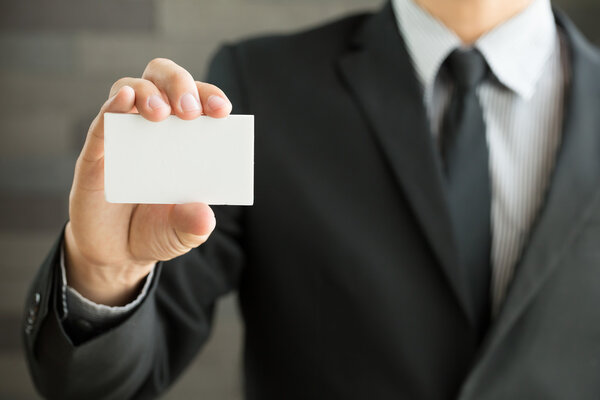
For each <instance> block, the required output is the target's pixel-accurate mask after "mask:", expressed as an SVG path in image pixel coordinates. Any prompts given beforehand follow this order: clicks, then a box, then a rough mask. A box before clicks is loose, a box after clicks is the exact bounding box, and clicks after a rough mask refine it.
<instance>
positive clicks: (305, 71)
mask: <svg viewBox="0 0 600 400" xmlns="http://www.w3.org/2000/svg"><path fill="white" fill-rule="evenodd" d="M232 107H233V108H234V109H235V112H236V113H249V114H255V115H256V144H255V148H256V169H255V176H256V181H255V205H254V206H253V207H214V208H213V209H212V210H211V208H209V207H208V206H207V205H204V204H185V205H118V204H108V203H106V202H105V200H104V193H103V151H104V150H103V149H104V147H103V118H102V117H103V114H104V113H105V112H123V113H125V112H131V111H135V112H139V113H140V114H141V115H142V116H143V117H145V118H147V119H149V120H151V121H160V120H162V119H164V118H166V116H167V115H169V114H175V115H177V116H179V117H180V118H183V119H194V118H196V117H198V116H199V115H202V114H205V115H208V116H211V117H216V118H221V117H224V116H226V115H228V114H229V113H230V112H231V110H232ZM213 211H214V213H213ZM599 239H600V55H599V53H598V52H597V51H596V50H595V49H594V48H593V47H592V46H591V45H590V44H589V43H587V42H586V40H585V39H584V38H583V37H582V36H581V34H580V33H579V32H578V31H577V29H576V28H575V27H574V26H573V25H572V23H571V22H570V21H569V20H568V19H567V18H566V17H565V16H564V15H562V14H561V13H560V12H559V11H556V10H553V9H552V8H551V6H550V2H549V0H453V1H448V0H414V1H413V0H393V1H391V2H390V3H387V4H385V5H384V6H383V8H382V9H380V10H379V11H377V12H375V13H373V14H362V15H355V16H351V17H348V18H345V19H342V20H339V21H336V22H333V23H330V24H328V25H325V26H322V27H319V28H315V29H312V30H310V31H306V32H302V33H298V34H293V35H285V36H272V37H265V38H259V39H253V40H249V41H245V42H242V43H239V44H235V45H230V46H226V47H223V48H222V49H221V50H220V51H219V52H218V53H217V55H216V56H215V58H214V60H213V62H212V64H211V67H210V72H209V75H208V78H207V83H204V82H197V81H195V80H194V78H193V77H192V76H191V75H190V74H189V73H188V72H186V71H185V70H184V69H182V68H181V67H179V66H177V65H176V64H175V63H174V62H173V61H170V60H164V59H156V60H153V61H151V62H150V63H149V64H148V66H147V67H146V69H145V71H144V72H143V75H142V77H141V78H123V79H120V80H118V81H117V82H116V83H115V84H114V86H113V87H112V89H111V92H110V98H109V99H108V100H107V102H106V103H105V104H104V105H103V106H102V108H101V110H100V113H99V114H98V117H97V118H96V119H95V120H94V122H93V123H92V125H91V127H90V130H89V133H88V136H87V140H86V143H85V145H84V147H83V150H82V152H81V155H80V157H79V159H78V161H77V165H76V168H75V175H74V180H73V186H72V191H71V196H70V220H69V222H68V223H67V224H66V227H65V229H64V234H63V235H61V236H60V238H59V240H58V241H57V243H56V245H55V247H54V248H53V249H52V250H51V252H50V254H49V256H48V258H47V260H46V261H45V262H44V264H43V265H42V267H41V269H40V271H39V274H38V275H37V277H36V279H35V281H34V282H33V285H32V289H31V292H30V294H29V296H28V299H27V306H26V310H25V318H24V322H23V337H24V342H25V346H26V350H27V357H28V361H29V366H30V370H31V374H32V376H33V378H34V381H35V384H36V386H37V388H38V390H39V391H40V392H41V393H42V394H43V395H45V396H46V397H48V398H52V399H130V398H133V399H146V398H153V397H156V396H157V395H159V394H160V393H162V392H163V391H164V390H165V389H166V388H167V387H168V386H169V384H170V383H171V382H173V381H174V380H175V379H176V378H177V377H178V375H179V374H180V373H181V371H182V370H183V369H184V368H185V367H186V365H187V364H188V363H189V362H190V360H192V358H193V357H194V355H195V354H196V353H197V351H198V350H199V349H200V348H201V347H202V344H203V343H204V342H205V340H206V338H207V337H208V335H209V332H210V326H211V320H212V316H213V310H214V307H215V302H216V301H217V300H218V298H219V297H220V296H222V295H224V294H226V293H228V292H230V291H233V290H236V291H237V292H238V293H239V301H240V307H241V311H242V316H243V320H244V324H245V331H244V345H245V349H244V391H245V396H246V398H248V399H261V400H264V399H369V398H372V399H462V400H470V399H473V400H474V399H477V400H492V399H598V398H599V397H600V311H599V310H600V308H599V305H600V247H599V246H598V243H599Z"/></svg>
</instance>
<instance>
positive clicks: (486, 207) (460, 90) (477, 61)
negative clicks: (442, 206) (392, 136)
mask: <svg viewBox="0 0 600 400" xmlns="http://www.w3.org/2000/svg"><path fill="white" fill-rule="evenodd" d="M444 67H445V69H446V71H447V72H448V74H449V76H450V78H451V79H452V81H453V83H454V86H453V93H452V98H451V100H450V105H449V106H448V110H447V112H446V115H445V118H444V125H443V132H442V136H441V146H442V157H443V160H444V164H445V169H446V171H445V172H446V179H447V193H448V200H449V206H450V214H451V218H452V223H453V226H454V232H455V240H456V245H457V248H458V256H459V265H460V272H459V273H460V274H461V277H462V279H463V282H464V285H463V290H466V291H467V293H468V295H469V301H470V306H471V312H472V314H473V316H474V317H475V320H476V321H475V322H476V324H477V328H478V333H479V335H480V337H482V336H483V335H484V334H485V331H486V329H487V326H488V324H489V314H490V280H491V267H490V248H491V223H490V208H491V189H490V178H489V167H488V159H489V156H488V147H487V143H486V138H485V122H484V120H483V111H482V109H481V105H480V104H479V100H478V98H477V94H476V89H477V86H478V85H479V84H480V83H482V82H483V81H484V79H485V78H486V76H487V71H488V67H487V63H486V62H485V59H484V58H483V56H482V55H481V53H480V52H479V51H478V50H475V49H472V50H456V51H454V52H453V53H452V54H450V56H448V59H447V60H446V62H445V64H444Z"/></svg>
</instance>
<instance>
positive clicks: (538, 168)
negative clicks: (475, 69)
mask: <svg viewBox="0 0 600 400" xmlns="http://www.w3.org/2000/svg"><path fill="white" fill-rule="evenodd" d="M392 4H393V7H394V12H395V14H396V18H397V21H398V26H399V30H400V34H401V35H402V37H403V38H404V41H405V43H406V46H407V49H408V52H409V54H410V56H411V58H412V62H413V65H414V68H415V71H416V73H417V76H418V78H419V80H420V81H421V84H422V87H423V97H424V102H425V106H426V108H427V112H428V115H429V118H430V123H431V130H432V133H433V135H435V137H436V138H439V135H440V129H441V123H442V119H443V115H444V112H445V109H446V106H447V105H448V103H449V100H450V96H451V92H452V87H451V84H450V83H449V81H448V77H447V76H446V75H445V73H444V70H443V69H441V68H440V67H441V66H442V64H443V63H444V61H445V59H446V58H447V56H448V55H450V53H451V52H452V51H453V50H454V49H456V48H458V47H464V46H463V44H462V42H461V40H460V39H459V38H458V36H456V35H455V34H454V33H453V32H452V31H450V30H449V29H448V28H446V27H445V26H444V24H443V23H442V22H440V21H439V20H437V19H435V18H434V17H433V16H432V15H431V14H429V13H428V12H427V11H426V10H424V9H423V8H421V7H420V6H419V5H417V4H415V3H414V2H413V0H393V1H392ZM474 47H476V48H477V49H478V50H479V51H480V52H481V53H482V54H483V56H484V57H485V59H486V61H487V63H488V65H489V67H490V70H491V72H492V75H493V78H492V79H489V80H488V81H486V82H485V83H484V84H482V85H481V86H480V87H479V89H478V97H479V101H480V103H481V106H482V108H483V112H484V120H485V123H486V136H487V142H488V147H489V154H490V160H489V168H490V180H491V185H492V209H491V217H492V221H491V222H492V253H491V265H492V282H491V294H490V295H491V299H492V307H493V314H496V313H497V312H498V310H499V308H500V307H501V305H502V303H503V300H504V298H505V296H506V292H507V289H508V287H509V285H510V282H511V279H512V277H513V273H514V270H515V266H516V265H517V262H518V260H519V257H520V256H521V254H522V252H523V248H524V245H525V243H526V241H527V239H528V236H529V233H530V231H531V229H532V225H533V224H534V221H535V219H536V217H537V215H538V214H539V211H540V208H541V207H542V205H543V201H544V198H545V194H546V191H547V189H548V186H549V182H550V178H551V174H552V170H553V167H554V162H555V158H556V157H555V156H556V153H557V149H558V148H559V145H560V141H561V134H562V120H563V98H564V91H565V86H566V77H567V75H568V74H567V63H566V57H564V56H563V55H564V53H565V52H564V50H563V45H562V40H561V38H560V34H559V32H558V30H557V27H556V23H555V21H554V15H553V13H552V8H551V6H550V1H549V0H534V1H533V3H532V4H531V5H530V6H529V7H528V8H527V9H525V10H524V11H522V12H521V13H520V14H518V15H516V16H515V17H513V18H511V19H510V20H508V21H506V22H505V23H503V24H501V25H499V26H497V27H496V28H494V29H493V30H492V31H490V32H488V33H486V34H485V35H483V36H482V37H481V38H479V39H478V40H477V41H476V42H475V44H474Z"/></svg>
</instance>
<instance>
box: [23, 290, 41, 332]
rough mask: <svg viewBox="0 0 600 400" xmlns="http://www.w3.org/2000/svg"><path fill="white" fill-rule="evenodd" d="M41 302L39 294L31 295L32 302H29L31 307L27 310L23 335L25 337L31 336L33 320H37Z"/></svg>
mask: <svg viewBox="0 0 600 400" xmlns="http://www.w3.org/2000/svg"><path fill="white" fill-rule="evenodd" d="M41 301H42V296H41V295H40V294H39V293H37V292H36V293H35V294H34V295H33V301H32V302H31V306H30V307H29V310H28V315H27V320H26V323H27V324H26V325H25V333H26V334H27V335H29V334H31V332H32V331H33V324H35V320H36V318H37V315H38V312H39V310H40V303H41Z"/></svg>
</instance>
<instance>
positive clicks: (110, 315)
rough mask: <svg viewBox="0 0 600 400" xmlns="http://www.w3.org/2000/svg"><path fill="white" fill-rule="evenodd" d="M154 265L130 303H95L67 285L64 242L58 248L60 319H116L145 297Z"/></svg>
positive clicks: (105, 320)
mask: <svg viewBox="0 0 600 400" xmlns="http://www.w3.org/2000/svg"><path fill="white" fill-rule="evenodd" d="M155 268H156V265H155V266H154V267H153V268H152V270H151V271H150V273H149V274H148V276H147V277H146V282H145V283H144V286H143V287H142V290H141V291H140V293H139V294H138V296H137V297H136V298H135V300H133V301H132V302H131V303H129V304H126V305H124V306H119V307H114V306H107V305H104V304H97V303H94V302H93V301H91V300H89V299H87V298H85V297H83V295H82V294H81V293H79V292H78V291H77V290H75V289H73V288H72V287H70V286H69V285H68V282H67V272H66V268H65V247H64V244H63V245H62V246H61V248H60V270H61V280H62V284H61V300H62V301H61V304H62V316H61V319H62V320H63V321H64V320H66V319H67V317H69V313H71V315H70V317H71V318H83V319H87V320H91V321H95V322H105V323H108V322H110V321H113V320H117V319H119V318H121V317H123V316H125V315H126V314H128V313H130V312H131V311H132V310H134V309H135V308H136V307H137V306H138V305H139V304H140V303H141V302H142V301H143V300H144V298H145V297H146V294H147V293H148V290H149V288H150V284H151V282H152V277H153V276H154V270H155Z"/></svg>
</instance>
